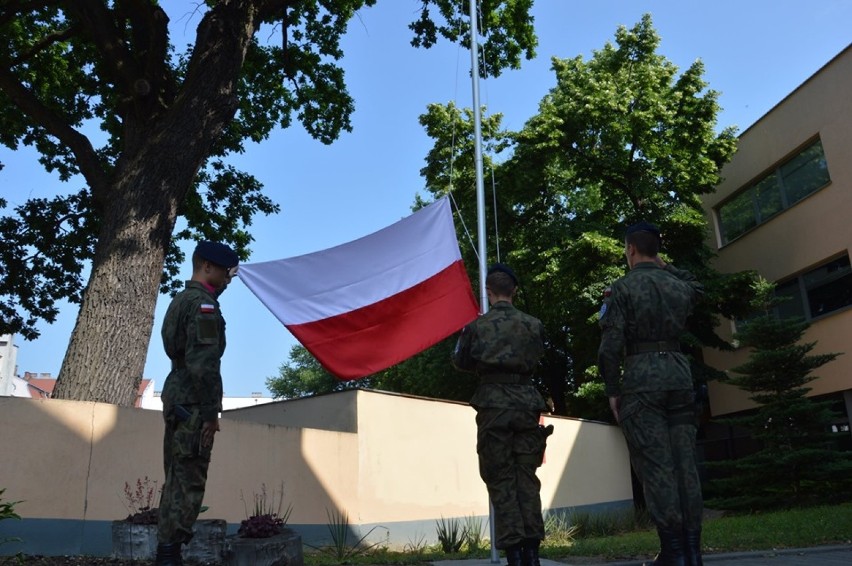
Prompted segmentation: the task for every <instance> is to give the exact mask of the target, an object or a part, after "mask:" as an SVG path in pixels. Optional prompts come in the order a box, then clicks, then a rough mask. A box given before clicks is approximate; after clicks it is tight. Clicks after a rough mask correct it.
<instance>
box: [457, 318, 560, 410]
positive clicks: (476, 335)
mask: <svg viewBox="0 0 852 566" xmlns="http://www.w3.org/2000/svg"><path fill="white" fill-rule="evenodd" d="M543 354H544V326H543V325H542V323H541V321H540V320H538V319H537V318H535V317H533V316H530V315H528V314H526V313H523V312H521V311H519V310H518V309H516V308H515V307H514V306H512V304H511V303H509V302H507V301H500V302H497V303H495V304H494V305H493V306H492V307H491V309H490V310H489V311H488V312H487V313H485V314H484V315H482V316H480V317H479V318H478V319H476V320H475V321H473V322H471V323H470V324H468V325H467V326H466V327H465V328H464V330H462V333H461V336H459V339H458V342H457V344H456V349H455V351H454V352H453V355H452V361H453V365H454V366H455V367H457V368H458V369H460V370H462V371H470V372H475V373H476V374H477V375H479V376H483V377H486V376H488V375H489V374H519V375H521V376H526V377H532V375H533V373H534V372H535V369H536V367H537V366H538V363H539V360H540V359H541V357H542V355H543ZM470 404H471V405H473V407H474V408H476V409H480V408H489V409H520V410H534V411H543V410H544V409H545V404H544V399H543V398H542V397H541V395H540V394H539V392H538V391H537V390H536V388H535V387H533V386H532V385H530V384H529V383H523V384H503V383H480V385H479V387H477V389H476V392H475V393H474V394H473V398H471V400H470Z"/></svg>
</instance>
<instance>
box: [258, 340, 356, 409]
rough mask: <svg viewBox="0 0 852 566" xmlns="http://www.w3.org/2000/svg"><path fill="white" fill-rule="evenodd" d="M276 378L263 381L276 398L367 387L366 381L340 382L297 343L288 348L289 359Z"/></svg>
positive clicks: (292, 397)
mask: <svg viewBox="0 0 852 566" xmlns="http://www.w3.org/2000/svg"><path fill="white" fill-rule="evenodd" d="M278 371H279V374H278V376H277V377H269V378H267V379H266V387H267V388H268V389H269V391H270V393H272V396H273V397H274V398H276V399H296V398H299V397H306V396H308V395H322V394H324V393H331V392H333V391H343V390H345V389H357V388H359V387H369V384H370V381H369V378H366V380H364V379H355V380H349V381H341V380H339V379H337V378H336V377H335V376H333V375H332V374H330V373H329V372H328V371H326V369H325V368H324V367H322V365H321V364H320V363H319V362H318V361H317V359H316V358H315V357H314V356H313V355H312V354H311V353H310V352H308V350H306V349H305V347H304V346H302V345H299V344H296V345H294V346H292V347H291V348H290V357H289V358H288V359H287V361H286V362H285V363H283V364H282V365H281V367H280V368H279V370H278Z"/></svg>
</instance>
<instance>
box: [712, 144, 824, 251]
mask: <svg viewBox="0 0 852 566" xmlns="http://www.w3.org/2000/svg"><path fill="white" fill-rule="evenodd" d="M830 180H831V179H830V178H829V176H828V167H827V165H826V163H825V154H824V153H823V150H822V142H820V141H819V140H817V141H815V142H814V143H812V144H811V145H809V146H807V147H806V148H805V149H803V150H802V151H800V152H799V153H798V154H796V155H795V156H794V157H792V158H791V159H789V160H787V161H785V162H784V163H782V164H781V165H779V166H778V167H777V168H775V169H774V170H773V171H771V172H769V173H768V174H766V175H764V176H763V177H761V178H760V179H758V180H757V182H755V183H754V184H753V185H750V186H749V187H748V188H747V189H745V190H744V191H742V192H740V193H738V194H737V195H736V196H734V197H733V198H732V199H730V200H729V201H728V202H726V203H724V204H723V205H722V206H720V207H719V209H718V211H717V212H718V215H719V227H720V229H721V232H722V243H723V244H727V243H728V242H730V241H732V240H734V239H736V238H738V237H739V236H741V235H742V234H744V233H745V232H747V231H748V230H750V229H752V228H754V227H755V226H757V225H758V224H761V223H763V222H766V221H767V220H769V219H770V218H772V217H773V216H775V215H776V214H778V213H779V212H781V211H782V210H784V209H785V208H789V207H791V206H793V205H794V204H796V203H797V202H799V201H800V200H802V199H803V198H805V197H806V196H808V195H809V194H811V193H813V192H815V191H816V190H817V189H820V188H822V187H824V186H825V185H826V184H828V182H829V181H830Z"/></svg>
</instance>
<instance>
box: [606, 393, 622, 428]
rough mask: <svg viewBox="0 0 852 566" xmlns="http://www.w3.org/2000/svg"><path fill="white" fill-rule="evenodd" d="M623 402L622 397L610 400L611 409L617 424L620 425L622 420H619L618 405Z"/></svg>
mask: <svg viewBox="0 0 852 566" xmlns="http://www.w3.org/2000/svg"><path fill="white" fill-rule="evenodd" d="M620 401H621V398H620V397H610V398H609V408H610V410H611V411H612V414H613V416H614V417H615V422H617V423H620V422H621V419H619V418H618V405H619V402H620Z"/></svg>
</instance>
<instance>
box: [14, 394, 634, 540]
mask: <svg viewBox="0 0 852 566" xmlns="http://www.w3.org/2000/svg"><path fill="white" fill-rule="evenodd" d="M307 409H311V411H313V412H314V417H315V416H316V415H326V416H327V417H328V418H327V419H326V420H327V423H326V424H328V425H331V426H334V427H339V426H340V422H337V421H336V418H335V417H339V416H341V415H354V416H355V419H356V422H357V424H356V426H355V427H354V428H355V429H356V430H357V432H341V431H339V430H320V429H314V428H299V427H296V426H280V425H275V424H266V423H265V422H251V421H248V420H236V419H235V418H232V417H235V416H237V415H239V416H240V418H246V417H247V416H248V415H251V414H252V413H254V412H257V413H259V414H263V415H266V417H264V418H268V419H269V420H271V421H274V420H276V418H275V415H276V412H277V415H278V418H277V420H279V421H287V420H288V419H291V418H292V417H293V416H294V415H297V414H299V413H300V412H302V411H306V412H307ZM0 415H2V423H3V427H2V431H3V434H2V435H0V454H2V455H3V458H2V460H0V487H2V488H6V490H7V491H6V493H5V495H4V499H7V500H24V501H23V502H22V503H20V504H19V505H18V506H17V507H16V510H17V511H18V512H19V513H20V515H21V516H22V517H24V519H25V520H24V521H23V522H21V523H20V524H18V522H14V523H13V522H11V521H3V522H0V539H2V538H3V537H4V536H7V535H10V534H11V535H18V536H22V538H24V539H25V542H27V540H28V539H29V541H28V544H30V545H35V546H34V547H33V546H30V547H27V546H24V547H23V548H21V547H20V546H16V545H14V544H12V545H3V546H0V554H2V553H14V552H17V551H18V550H21V549H23V551H24V552H28V553H34V552H35V551H34V550H33V548H35V549H36V550H38V549H41V551H40V552H41V553H44V545H45V544H47V543H48V541H50V540H52V539H56V540H59V539H62V540H65V539H68V538H69V537H70V539H74V537H77V536H79V537H81V538H83V539H85V538H86V537H89V538H92V537H93V536H94V535H93V534H92V533H93V532H97V533H100V535H98V536H107V535H105V534H104V533H107V532H108V529H106V527H104V525H108V523H109V522H110V521H112V520H116V519H122V518H124V517H125V516H126V515H127V514H128V511H127V509H126V508H125V505H124V503H123V502H124V495H123V490H124V483H125V482H129V483H131V484H132V483H135V481H136V480H137V479H139V478H143V477H145V476H148V477H149V478H151V479H155V480H157V481H158V482H159V485H161V484H162V478H163V472H162V469H161V468H162V454H161V450H162V430H163V424H162V415H161V414H160V413H156V412H152V411H145V410H141V409H131V408H119V407H115V406H112V405H104V404H98V403H82V402H75V401H60V400H55V399H50V400H32V399H21V398H0ZM314 417H311V418H314ZM347 418H348V417H347ZM343 420H344V421H345V420H346V419H345V418H344V419H343ZM546 421H547V422H548V423H552V424H554V425H555V433H554V434H553V436H551V437H550V441H549V443H548V450H547V456H546V463H545V464H544V465H543V466H542V467H541V468H540V472H539V477H540V478H541V480H542V500H543V505H544V507H546V508H550V509H564V508H570V507H583V506H591V507H592V508H595V507H597V508H606V507H610V506H625V505H628V504H629V501H630V500H631V498H632V492H631V482H630V474H629V463H628V455H627V450H626V447H625V444H624V441H623V437H622V435H621V433H620V431H619V429H618V428H616V427H612V426H609V425H605V424H600V423H592V422H584V421H580V420H576V419H563V418H547V419H546ZM291 424H292V423H291ZM221 427H222V431H221V432H220V433H219V434H218V435H217V437H216V444H215V446H214V451H213V460H212V462H211V466H210V473H209V479H208V486H207V493H206V495H205V500H204V505H206V506H208V507H209V510H208V511H207V512H206V513H205V514H203V515H202V518H217V519H225V520H226V521H227V522H228V523H229V524H230V525H232V529H233V528H236V526H237V525H238V524H239V522H240V521H241V520H243V519H245V518H246V512H245V507H246V506H247V507H248V508H249V509H251V507H252V500H253V495H254V494H255V493H259V492H260V488H261V486H262V485H264V484H265V485H266V488H267V492H270V493H271V492H272V490H273V489H274V490H276V491H277V490H278V488H279V486H280V484H281V482H282V481H283V482H284V490H285V505H286V503H292V504H293V512H292V515H291V517H290V524H291V525H292V526H294V528H297V529H299V530H300V531H302V532H303V538H304V539H305V541H306V542H311V539H316V538H317V537H321V536H323V535H326V536H327V527H326V524H327V523H328V522H329V520H328V515H327V511H346V512H347V513H348V515H349V519H350V523H351V524H352V525H353V526H354V527H356V528H360V530H361V532H362V533H366V532H367V531H369V530H370V529H371V528H372V527H374V526H378V525H381V526H382V527H383V528H382V529H377V530H376V531H375V533H372V535H371V537H369V538H368V540H373V539H376V540H382V541H384V542H387V543H389V544H391V545H392V546H404V545H405V544H408V543H409V542H410V541H411V540H414V538H413V537H414V536H415V534H416V536H419V535H423V536H425V538H426V540H427V541H428V542H430V543H433V542H436V540H437V539H436V533H435V528H434V525H435V521H436V520H437V519H439V518H441V517H447V518H449V517H457V518H463V517H468V516H480V517H485V516H487V515H488V497H487V493H486V491H485V488H484V486H483V484H482V482H481V480H480V479H479V475H478V471H477V461H476V449H475V443H476V425H475V422H474V411H473V409H471V408H470V406H468V405H467V404H463V403H449V402H442V401H436V400H431V399H422V398H415V397H407V396H402V395H394V394H387V393H381V392H372V391H351V392H342V393H339V394H334V395H326V396H321V397H316V398H312V399H304V400H297V401H289V402H279V403H271V404H267V405H262V406H258V407H256V408H254V409H252V410H251V411H246V410H239V411H229V412H226V413H224V414H223V418H222V419H221ZM241 498H244V499H245V500H246V501H245V503H244V502H243V500H242V499H241ZM81 524H83V525H89V527H88V528H89V534H88V535H83V534H79V533H81V532H82V531H84V530H85V529H82V530H81ZM9 529H19V530H13V531H9ZM57 530H62V531H63V532H62V535H61V536H60V535H59V534H58V533H57V532H56V531H57ZM66 531H67V532H66ZM74 540H76V539H74ZM77 542H79V544H80V545H83V546H78V547H73V544H75V543H73V542H72V543H67V544H66V545H65V546H63V547H61V550H57V552H62V553H68V552H70V553H73V552H79V548H88V549H89V552H91V553H95V554H96V553H99V552H101V551H103V549H104V548H106V549H107V552H108V548H109V541H106V542H104V543H103V544H101V545H100V546H98V545H94V546H93V543H92V541H91V540H89V541H87V542H86V541H82V542H81V541H77ZM314 542H316V540H314ZM69 544H70V545H72V546H70V547H69V546H68V545H69ZM86 544H88V545H89V546H88V547H86V546H85V545H86Z"/></svg>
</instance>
